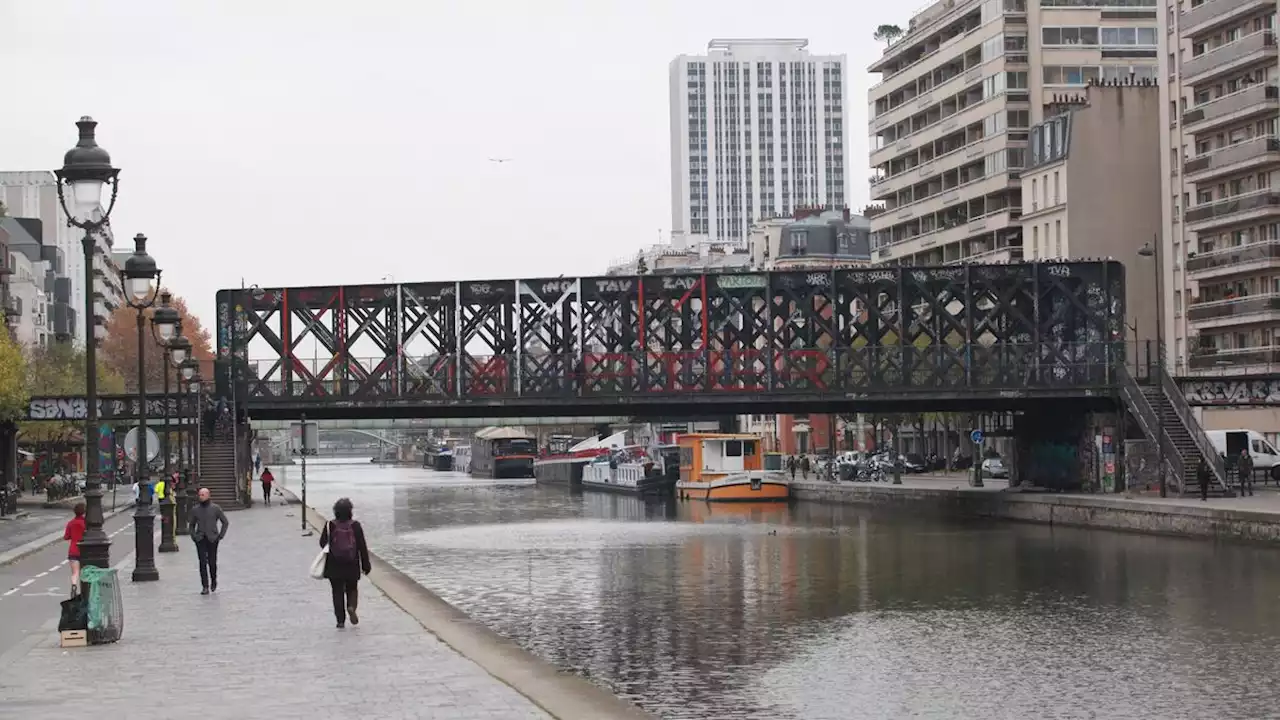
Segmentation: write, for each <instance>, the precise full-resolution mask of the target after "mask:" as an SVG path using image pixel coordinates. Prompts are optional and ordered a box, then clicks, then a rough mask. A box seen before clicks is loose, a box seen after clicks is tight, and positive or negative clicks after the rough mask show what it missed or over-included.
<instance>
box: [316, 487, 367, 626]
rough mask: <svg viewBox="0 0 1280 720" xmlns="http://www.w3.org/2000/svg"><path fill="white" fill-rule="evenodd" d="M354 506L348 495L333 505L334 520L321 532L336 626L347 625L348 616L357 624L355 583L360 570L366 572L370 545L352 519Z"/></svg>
mask: <svg viewBox="0 0 1280 720" xmlns="http://www.w3.org/2000/svg"><path fill="white" fill-rule="evenodd" d="M352 512H353V507H352V505H351V501H350V500H348V499H347V498H341V499H340V500H338V502H336V503H334V504H333V520H331V521H329V522H328V523H326V524H325V526H324V530H322V531H321V532H320V547H322V548H323V547H328V548H329V552H328V554H326V555H325V559H324V576H325V577H326V578H328V579H329V587H330V589H331V590H332V591H333V616H334V618H336V619H337V621H338V627H339V628H342V627H345V625H346V620H347V617H348V616H350V617H351V624H352V625H359V624H360V617H359V616H358V615H356V606H357V605H358V599H359V595H358V594H357V592H356V590H357V588H356V585H357V583H359V582H360V573H362V572H363V573H364V574H365V575H368V574H369V571H370V570H371V569H372V566H371V565H370V564H369V546H368V544H366V543H365V540H364V528H362V527H360V523H358V522H356V521H355V520H353V519H352V518H351V516H352Z"/></svg>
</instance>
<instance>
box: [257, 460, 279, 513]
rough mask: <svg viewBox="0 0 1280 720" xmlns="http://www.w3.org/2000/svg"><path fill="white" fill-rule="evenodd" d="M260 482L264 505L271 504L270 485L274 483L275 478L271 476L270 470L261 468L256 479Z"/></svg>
mask: <svg viewBox="0 0 1280 720" xmlns="http://www.w3.org/2000/svg"><path fill="white" fill-rule="evenodd" d="M258 479H259V480H261V481H262V498H263V501H264V502H266V504H268V505H270V504H271V485H272V483H274V482H275V481H276V476H275V475H272V474H271V468H265V467H264V468H262V475H261V476H260V477H259V478H258Z"/></svg>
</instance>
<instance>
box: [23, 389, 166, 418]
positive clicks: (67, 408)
mask: <svg viewBox="0 0 1280 720" xmlns="http://www.w3.org/2000/svg"><path fill="white" fill-rule="evenodd" d="M168 400H169V408H168V409H169V417H170V418H172V419H173V420H174V421H176V420H177V419H178V418H182V417H187V416H188V415H189V414H190V412H191V410H190V408H191V399H190V398H188V397H185V396H177V395H172V396H170V397H169V398H168ZM140 409H141V406H140V403H139V401H138V397H137V396H136V395H103V396H101V397H99V398H98V418H99V419H100V420H103V421H104V422H107V421H113V420H136V419H137V418H138V416H139V412H138V411H139V410H140ZM164 414H165V398H164V396H162V395H150V396H148V397H147V417H149V418H152V419H155V418H162V417H164ZM88 415H89V403H88V401H87V400H86V399H85V398H84V397H76V396H65V397H33V398H31V400H30V401H29V402H28V403H27V413H26V419H27V420H61V421H70V422H75V421H81V420H84V419H85V418H87V417H88Z"/></svg>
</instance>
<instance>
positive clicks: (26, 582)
mask: <svg viewBox="0 0 1280 720" xmlns="http://www.w3.org/2000/svg"><path fill="white" fill-rule="evenodd" d="M33 582H35V580H25V581H23V582H20V583H18V587H20V588H24V587H26V586H28V585H30V584H31V583H33Z"/></svg>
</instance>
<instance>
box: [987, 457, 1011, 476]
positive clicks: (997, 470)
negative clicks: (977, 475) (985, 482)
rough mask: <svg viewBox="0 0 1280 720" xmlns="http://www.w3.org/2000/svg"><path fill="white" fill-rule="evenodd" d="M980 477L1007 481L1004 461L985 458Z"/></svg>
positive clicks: (1007, 472) (1007, 471) (1007, 474)
mask: <svg viewBox="0 0 1280 720" xmlns="http://www.w3.org/2000/svg"><path fill="white" fill-rule="evenodd" d="M982 476H983V477H989V478H1005V479H1008V477H1009V468H1007V467H1005V464H1004V461H1003V460H1001V459H1000V458H998V457H992V458H987V459H986V460H983V461H982Z"/></svg>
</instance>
